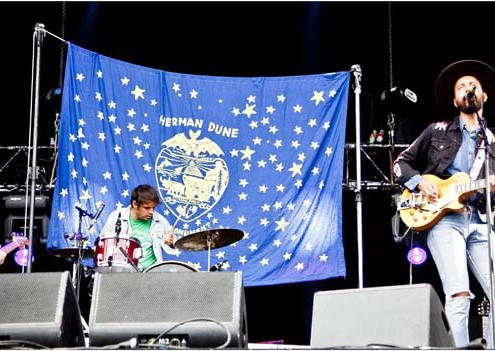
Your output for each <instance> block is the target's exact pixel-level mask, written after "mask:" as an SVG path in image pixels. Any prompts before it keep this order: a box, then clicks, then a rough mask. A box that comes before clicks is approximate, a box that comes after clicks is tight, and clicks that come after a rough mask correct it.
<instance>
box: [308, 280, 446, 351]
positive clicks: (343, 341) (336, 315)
mask: <svg viewBox="0 0 495 351" xmlns="http://www.w3.org/2000/svg"><path fill="white" fill-rule="evenodd" d="M371 344H381V345H384V344H386V345H392V346H398V347H406V348H407V347H418V346H431V347H444V348H447V347H455V344H454V339H453V337H452V334H451V331H450V327H449V324H448V322H447V318H446V316H445V313H444V310H443V306H442V303H441V301H440V299H439V297H438V295H437V294H436V292H435V290H434V289H433V288H432V286H430V285H429V284H414V285H403V286H402V285H401V286H391V287H378V288H363V289H347V290H338V291H319V292H317V293H315V295H314V301H313V320H312V326H311V347H312V348H331V347H340V346H350V347H354V346H356V347H366V346H369V345H371Z"/></svg>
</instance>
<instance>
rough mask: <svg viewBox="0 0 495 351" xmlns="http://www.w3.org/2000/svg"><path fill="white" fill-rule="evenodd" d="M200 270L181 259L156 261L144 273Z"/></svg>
mask: <svg viewBox="0 0 495 351" xmlns="http://www.w3.org/2000/svg"><path fill="white" fill-rule="evenodd" d="M197 271H198V270H197V269H196V268H194V267H193V266H190V265H188V264H187V263H184V262H180V261H163V262H159V263H155V264H154V265H153V266H150V267H148V268H146V270H145V271H144V273H148V272H197Z"/></svg>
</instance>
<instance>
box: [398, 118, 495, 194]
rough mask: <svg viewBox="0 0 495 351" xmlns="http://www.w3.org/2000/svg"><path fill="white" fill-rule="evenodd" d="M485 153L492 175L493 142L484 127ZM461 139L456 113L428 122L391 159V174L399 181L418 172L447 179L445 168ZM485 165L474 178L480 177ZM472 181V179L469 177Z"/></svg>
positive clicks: (457, 148) (494, 163) (482, 174)
mask: <svg viewBox="0 0 495 351" xmlns="http://www.w3.org/2000/svg"><path fill="white" fill-rule="evenodd" d="M487 134H488V138H487V139H488V144H489V145H488V148H487V151H488V154H489V155H490V174H495V156H494V155H495V143H494V137H493V134H492V133H491V132H490V130H487ZM461 142H462V131H461V129H460V126H459V117H458V116H457V117H456V118H454V120H453V121H451V122H436V123H432V124H430V125H429V126H428V127H427V128H426V129H425V130H424V131H423V132H422V133H421V134H420V135H419V137H418V138H417V139H416V140H415V141H414V142H413V143H412V144H411V145H410V146H409V147H408V148H407V149H405V150H404V151H402V152H401V153H400V154H399V156H398V157H397V159H396V160H395V161H394V175H395V177H396V180H397V182H398V183H399V184H401V185H404V183H406V182H407V181H408V180H409V179H411V178H412V177H414V176H416V175H420V174H432V175H435V176H437V177H439V178H441V179H447V178H449V177H450V176H451V174H448V173H447V168H448V167H449V165H450V164H451V163H452V161H453V160H454V158H455V156H456V154H457V152H458V151H459V148H460V146H461ZM484 174H485V167H484V166H482V167H481V171H480V173H479V175H478V178H477V179H481V178H484V177H485V176H484ZM473 180H474V179H473Z"/></svg>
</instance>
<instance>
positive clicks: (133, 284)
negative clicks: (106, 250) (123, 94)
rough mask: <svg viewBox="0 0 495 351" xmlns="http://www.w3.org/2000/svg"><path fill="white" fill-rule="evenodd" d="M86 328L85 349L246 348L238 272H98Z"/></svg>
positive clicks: (239, 274) (240, 278) (240, 279)
mask: <svg viewBox="0 0 495 351" xmlns="http://www.w3.org/2000/svg"><path fill="white" fill-rule="evenodd" d="M88 325H89V345H90V346H109V347H110V346H111V345H117V344H119V345H123V346H126V345H127V346H129V345H133V343H136V342H137V344H138V345H145V344H154V345H155V346H151V347H157V346H159V347H167V346H173V347H199V348H201V347H202V348H223V347H230V348H247V345H248V336H247V317H246V306H245V297H244V288H243V284H242V272H192V271H191V272H189V271H184V272H181V271H179V272H152V271H150V272H147V273H133V272H119V273H110V272H97V273H95V277H94V281H93V293H92V300H91V308H90V314H89V323H88ZM131 340H132V342H131Z"/></svg>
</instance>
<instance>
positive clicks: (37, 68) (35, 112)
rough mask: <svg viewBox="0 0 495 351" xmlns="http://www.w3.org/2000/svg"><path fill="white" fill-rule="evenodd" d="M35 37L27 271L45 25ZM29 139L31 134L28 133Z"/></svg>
mask: <svg viewBox="0 0 495 351" xmlns="http://www.w3.org/2000/svg"><path fill="white" fill-rule="evenodd" d="M34 30H35V34H34V35H35V39H36V48H35V49H36V66H35V69H34V73H35V80H34V105H33V111H32V120H33V129H32V141H33V143H32V149H31V150H32V152H33V154H32V157H31V167H30V169H28V175H29V176H30V177H31V185H30V187H31V188H30V195H29V196H30V198H29V200H30V203H29V243H30V245H29V250H28V261H27V272H28V273H30V272H31V271H32V267H31V266H32V257H33V255H32V252H33V250H32V248H33V246H34V245H33V244H34V240H33V238H34V233H33V228H34V209H35V196H36V168H37V151H38V118H39V96H40V94H39V90H40V87H39V86H40V63H41V45H42V44H43V38H44V36H45V26H44V25H43V24H41V23H37V24H36V26H35V28H34ZM30 140H31V135H30Z"/></svg>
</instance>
